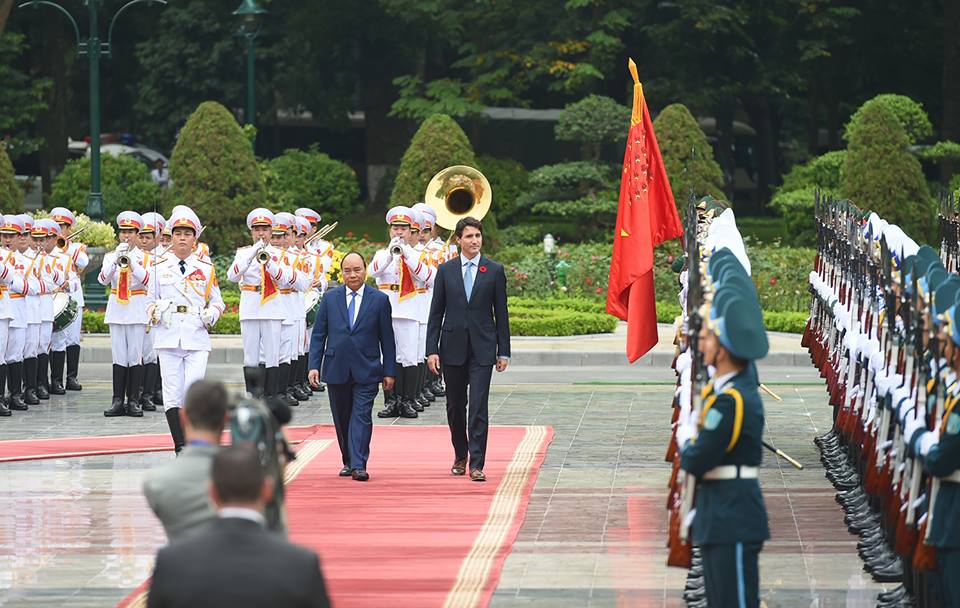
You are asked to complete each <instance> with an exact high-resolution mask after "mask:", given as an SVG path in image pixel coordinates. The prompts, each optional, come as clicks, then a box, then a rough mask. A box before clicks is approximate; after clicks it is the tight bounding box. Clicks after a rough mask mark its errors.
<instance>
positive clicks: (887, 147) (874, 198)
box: [840, 104, 934, 241]
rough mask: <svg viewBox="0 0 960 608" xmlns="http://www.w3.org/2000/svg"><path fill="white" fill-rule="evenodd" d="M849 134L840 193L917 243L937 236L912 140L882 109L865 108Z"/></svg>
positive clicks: (889, 113)
mask: <svg viewBox="0 0 960 608" xmlns="http://www.w3.org/2000/svg"><path fill="white" fill-rule="evenodd" d="M858 114H859V120H858V121H857V124H856V126H855V127H854V128H852V129H850V131H849V132H848V137H849V140H850V144H849V146H848V147H847V156H846V160H845V161H844V165H843V173H842V176H841V182H840V193H841V195H842V196H844V197H845V198H848V199H850V200H851V201H853V203H854V204H856V205H857V206H858V207H860V208H861V209H870V210H872V211H876V212H877V214H879V215H880V217H882V218H883V219H885V220H887V221H888V222H891V223H894V224H898V225H899V226H900V227H901V228H903V230H904V231H906V233H907V234H909V235H910V236H911V237H913V238H914V239H916V240H921V241H923V240H928V239H930V238H931V237H932V236H933V219H934V204H933V200H932V198H931V196H930V192H929V190H928V189H927V184H926V181H925V180H924V177H923V171H922V170H921V168H920V161H918V160H917V158H916V157H915V156H914V155H913V154H911V153H910V151H909V150H908V149H907V146H908V144H909V137H908V136H907V132H906V130H905V129H904V128H903V126H902V125H901V123H900V122H899V121H898V120H897V117H896V116H895V115H894V114H893V113H892V112H891V111H890V110H889V109H888V108H886V107H884V106H883V105H882V104H870V105H869V106H866V105H865V106H864V107H863V108H861V109H860V111H859V112H858Z"/></svg>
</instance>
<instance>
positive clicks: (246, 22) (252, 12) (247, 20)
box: [233, 0, 267, 125]
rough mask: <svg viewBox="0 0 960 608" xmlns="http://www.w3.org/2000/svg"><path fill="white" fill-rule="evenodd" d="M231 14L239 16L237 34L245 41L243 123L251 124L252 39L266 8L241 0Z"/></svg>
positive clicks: (253, 110) (254, 0)
mask: <svg viewBox="0 0 960 608" xmlns="http://www.w3.org/2000/svg"><path fill="white" fill-rule="evenodd" d="M233 14H234V15H236V16H237V17H240V31H239V32H237V33H238V35H240V36H243V37H244V38H245V39H246V41H247V105H246V107H245V108H244V109H243V124H245V125H252V124H254V119H255V117H256V111H257V110H256V100H255V98H254V88H253V68H254V48H253V41H254V39H255V38H256V37H257V34H259V33H260V16H261V15H266V14H267V9H265V8H263V7H261V6H260V5H259V4H257V0H243V1H242V2H241V3H240V7H239V8H238V9H237V10H235V11H233Z"/></svg>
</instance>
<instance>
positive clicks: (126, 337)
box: [98, 216, 150, 367]
mask: <svg viewBox="0 0 960 608" xmlns="http://www.w3.org/2000/svg"><path fill="white" fill-rule="evenodd" d="M138 218H139V216H138ZM117 222H118V223H120V222H121V220H120V219H119V218H118V220H117ZM120 227H121V228H123V227H125V226H124V224H120ZM134 228H136V229H137V230H139V229H140V227H139V222H137V225H136V226H134ZM118 255H119V254H118V253H117V252H116V251H113V252H110V253H108V254H106V255H105V256H104V257H103V266H102V268H101V269H100V276H99V277H98V280H99V281H100V284H101V285H109V286H110V298H109V299H108V300H107V311H106V314H105V315H104V321H105V322H106V324H107V325H109V326H110V347H111V350H112V351H113V362H114V363H115V364H117V365H122V366H125V367H130V366H134V365H140V363H141V361H142V358H143V338H144V335H145V332H146V327H147V284H148V283H149V280H150V279H149V275H148V274H147V270H146V268H144V266H143V257H144V256H143V252H142V251H140V250H139V249H137V248H134V247H131V248H130V249H128V250H127V251H126V256H127V257H128V258H129V260H130V265H129V267H128V268H125V269H123V268H120V267H119V266H118V265H117V258H118Z"/></svg>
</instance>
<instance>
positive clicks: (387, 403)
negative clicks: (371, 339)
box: [367, 206, 434, 418]
mask: <svg viewBox="0 0 960 608" xmlns="http://www.w3.org/2000/svg"><path fill="white" fill-rule="evenodd" d="M386 220H387V225H389V226H390V243H389V244H388V246H387V248H386V249H381V250H380V251H378V252H377V253H376V255H374V256H373V260H372V261H371V262H370V265H369V268H368V270H367V273H368V274H369V275H370V276H372V277H373V279H374V280H375V281H376V283H377V288H378V289H380V290H382V291H383V292H384V293H386V294H387V296H388V297H389V298H390V306H391V309H392V316H393V333H394V339H395V341H396V345H397V363H398V364H399V366H400V369H399V370H398V373H397V382H396V385H395V386H394V389H393V391H389V392H388V391H384V408H383V410H381V411H379V412H377V416H378V417H379V418H395V417H397V416H402V417H404V418H416V417H417V415H418V414H417V410H416V407H419V406H416V407H415V405H414V398H415V396H416V394H415V393H414V391H415V390H416V384H417V339H418V338H419V335H420V322H419V315H418V309H417V301H416V298H415V296H416V294H417V281H419V282H420V283H421V284H424V283H426V282H427V281H428V280H431V279H432V278H433V274H434V273H433V268H432V267H431V266H430V264H427V263H425V262H424V261H423V258H422V257H421V255H420V252H419V251H417V250H416V249H414V248H413V247H412V243H414V242H415V241H414V240H413V233H412V232H411V228H410V227H411V225H412V224H413V223H414V220H413V210H412V209H410V208H409V207H403V206H398V207H394V208H392V209H390V211H388V212H387V216H386Z"/></svg>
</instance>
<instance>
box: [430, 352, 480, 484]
mask: <svg viewBox="0 0 960 608" xmlns="http://www.w3.org/2000/svg"><path fill="white" fill-rule="evenodd" d="M441 363H442V362H441ZM492 374H493V366H492V365H479V364H477V363H476V362H475V361H474V359H473V357H472V356H468V357H467V362H466V365H446V364H443V381H444V383H445V384H446V388H447V425H448V426H449V427H450V440H451V441H452V442H453V451H454V454H455V455H456V458H457V459H458V460H459V459H461V458H466V457H467V453H468V451H469V454H470V468H471V469H483V464H484V460H485V458H486V454H487V427H488V426H489V415H488V408H487V401H488V400H489V397H490V377H491V375H492Z"/></svg>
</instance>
